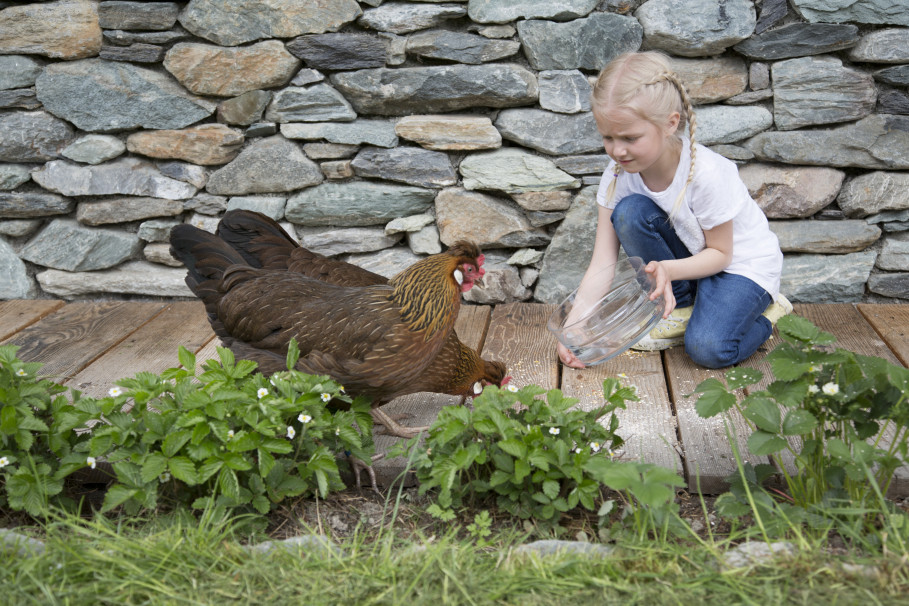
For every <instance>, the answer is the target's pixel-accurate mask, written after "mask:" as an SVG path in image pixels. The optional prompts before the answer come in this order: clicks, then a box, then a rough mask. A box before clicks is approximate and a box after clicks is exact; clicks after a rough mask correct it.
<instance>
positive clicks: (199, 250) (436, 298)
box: [170, 225, 483, 437]
mask: <svg viewBox="0 0 909 606" xmlns="http://www.w3.org/2000/svg"><path fill="white" fill-rule="evenodd" d="M284 235H285V237H286V234H284ZM170 240H171V254H173V255H174V256H175V257H176V258H178V259H180V260H181V261H183V263H184V264H185V265H186V267H187V270H188V272H187V277H186V283H187V285H188V286H189V287H190V289H192V291H193V292H194V293H195V294H196V295H197V296H198V297H199V298H200V299H201V300H202V301H203V303H204V304H205V308H206V311H207V313H208V317H209V321H210V323H211V325H212V328H213V329H214V331H215V333H216V334H217V335H218V336H219V337H220V338H221V340H222V341H224V343H225V345H227V347H229V348H230V349H231V350H233V351H234V353H235V354H236V355H237V356H239V357H243V358H248V359H253V360H256V361H259V362H260V363H262V362H265V363H266V364H267V363H268V362H269V361H271V363H272V364H274V361H275V360H282V361H283V359H284V357H285V355H286V352H287V346H288V344H289V342H290V339H291V338H294V339H296V341H297V343H298V345H299V348H300V352H301V356H300V359H299V361H298V363H297V366H296V368H297V369H298V370H301V371H304V372H307V373H310V374H317V375H329V376H331V377H332V378H333V379H335V380H336V381H338V382H340V383H341V384H342V385H344V386H345V388H346V389H347V391H348V392H350V393H352V394H355V395H365V396H367V397H369V398H370V399H372V400H373V405H374V406H379V405H381V404H384V403H386V402H388V401H390V400H392V399H394V398H396V397H398V396H401V395H404V394H407V393H413V392H414V391H420V390H422V388H421V387H420V386H418V384H419V383H421V377H422V376H423V373H424V371H425V370H426V368H427V367H428V366H429V364H430V363H431V362H432V361H433V360H434V359H435V358H436V355H437V354H438V353H439V351H440V350H441V349H442V347H443V346H444V345H445V344H446V343H447V342H448V339H449V335H450V334H451V333H452V328H453V326H454V321H455V319H456V317H457V313H458V309H459V307H460V299H461V293H462V292H465V291H466V290H468V289H470V288H471V287H472V286H473V283H474V282H475V281H476V280H477V279H479V278H480V277H482V275H483V270H482V267H481V266H482V263H483V257H482V255H481V254H480V251H479V248H478V247H476V246H475V245H473V244H470V243H466V242H459V243H457V244H455V245H454V246H453V247H451V248H450V249H449V250H448V251H446V252H444V253H441V254H438V255H432V256H430V257H426V258H424V259H422V260H420V261H418V262H417V263H415V264H414V265H412V266H410V267H409V268H407V269H405V270H404V271H402V272H401V273H399V274H398V275H396V276H395V277H394V278H392V279H391V280H389V281H388V282H387V284H371V285H367V286H356V287H354V286H343V285H339V284H331V283H328V282H325V281H322V280H318V279H315V278H312V277H309V276H307V275H305V273H303V272H296V271H289V270H288V269H287V268H282V269H271V268H266V267H257V266H256V265H263V263H261V262H256V260H255V258H254V257H252V256H251V255H250V254H249V253H247V254H244V253H242V252H240V251H239V250H237V249H235V248H233V247H232V246H230V245H229V244H228V243H227V242H226V241H225V240H223V239H221V238H219V237H218V236H216V235H213V234H210V233H208V232H205V231H203V230H200V229H198V228H195V227H193V226H190V225H180V226H177V227H175V228H174V229H173V230H172V231H171V238H170ZM301 250H305V249H301ZM307 252H308V251H307ZM282 254H283V253H282ZM295 254H296V255H297V256H299V255H300V253H295ZM263 258H268V255H266V254H264V253H263ZM288 258H289V256H288ZM251 261H252V263H251ZM272 263H274V262H273V261H272ZM290 266H291V265H290V264H289V265H288V267H290ZM279 368H283V366H280V367H279ZM276 369H277V368H273V370H276ZM415 386H417V387H416V388H415ZM381 416H382V417H386V418H385V419H381V422H382V423H383V424H385V425H386V428H388V429H389V430H390V431H391V433H395V434H396V435H401V436H405V437H409V436H411V435H413V434H414V430H411V431H407V430H406V429H404V428H401V427H400V426H398V425H397V424H396V423H394V422H392V421H390V419H387V416H385V415H381Z"/></svg>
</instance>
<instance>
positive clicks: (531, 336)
mask: <svg viewBox="0 0 909 606" xmlns="http://www.w3.org/2000/svg"><path fill="white" fill-rule="evenodd" d="M555 308H556V306H555V305H553V304H545V303H508V304H505V305H497V306H496V308H495V309H494V310H493V312H492V317H491V318H490V320H489V332H488V333H487V336H486V343H485V344H484V345H483V354H482V355H483V357H484V358H486V359H492V360H501V361H502V362H504V363H505V364H506V365H507V366H508V373H509V374H510V375H511V383H512V384H513V385H516V386H517V387H524V386H525V385H530V384H534V385H539V386H541V387H543V388H545V389H552V388H553V387H558V386H559V383H558V381H559V368H558V364H559V357H558V354H557V353H556V339H555V337H554V336H553V335H552V333H550V332H549V331H548V330H546V322H547V320H549V316H550V315H552V312H553V310H555Z"/></svg>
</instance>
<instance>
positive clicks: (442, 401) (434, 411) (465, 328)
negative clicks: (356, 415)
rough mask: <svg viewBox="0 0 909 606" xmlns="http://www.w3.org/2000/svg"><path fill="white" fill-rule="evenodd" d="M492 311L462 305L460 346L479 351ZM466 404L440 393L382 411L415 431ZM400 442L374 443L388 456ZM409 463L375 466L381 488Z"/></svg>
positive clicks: (381, 439)
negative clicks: (450, 408) (445, 411)
mask: <svg viewBox="0 0 909 606" xmlns="http://www.w3.org/2000/svg"><path fill="white" fill-rule="evenodd" d="M489 315H490V307H489V306H486V305H462V306H461V311H460V312H459V313H458V319H457V320H456V321H455V332H456V333H457V334H458V338H459V339H461V342H462V343H464V344H465V345H467V346H469V347H473V348H474V349H477V350H479V348H480V347H481V346H482V345H483V339H484V337H485V336H486V329H487V326H488V324H489ZM463 402H464V397H460V396H451V395H447V394H441V393H430V392H420V393H414V394H409V395H406V396H402V397H400V398H395V399H394V400H392V401H391V402H389V403H388V404H386V405H385V406H383V407H382V412H385V413H387V414H389V415H391V417H392V418H393V419H396V420H398V422H399V423H401V424H402V425H406V426H413V427H428V426H429V425H432V424H433V422H435V420H436V417H438V416H439V412H440V411H441V410H442V408H443V407H445V406H458V405H460V404H462V403H463ZM400 440H401V438H397V437H395V436H389V435H382V434H375V435H374V441H375V445H376V452H377V453H386V452H388V449H389V448H391V447H392V445H394V444H396V443H397V442H399V441H400ZM406 465H407V461H406V460H405V459H404V457H396V458H393V459H385V458H383V459H380V460H378V461H376V462H375V463H374V464H373V471H375V474H376V482H377V483H378V484H379V486H390V485H391V484H392V483H393V482H394V481H395V480H396V479H398V478H399V477H400V476H401V474H402V473H404V471H405V467H406ZM403 483H404V485H405V486H412V485H413V484H415V483H416V479H415V477H414V476H413V475H409V476H408V477H406V478H403Z"/></svg>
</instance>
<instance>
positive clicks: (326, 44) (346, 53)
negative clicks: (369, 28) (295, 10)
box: [286, 32, 387, 70]
mask: <svg viewBox="0 0 909 606" xmlns="http://www.w3.org/2000/svg"><path fill="white" fill-rule="evenodd" d="M286 47H287V50H289V51H290V52H291V54H293V55H294V56H295V57H298V58H299V59H302V60H303V61H304V62H305V63H306V66H307V67H309V68H312V69H330V70H338V69H366V68H370V67H385V59H386V53H387V51H386V44H385V41H384V40H382V39H381V38H379V37H378V36H374V35H369V34H356V33H352V32H348V33H343V34H308V35H305V36H300V37H299V38H294V39H293V40H291V41H290V42H288V43H287V44H286Z"/></svg>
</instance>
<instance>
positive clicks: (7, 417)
mask: <svg viewBox="0 0 909 606" xmlns="http://www.w3.org/2000/svg"><path fill="white" fill-rule="evenodd" d="M16 416H17V415H16V408H15V407H14V406H13V405H12V404H7V405H6V406H4V407H3V408H0V433H3V434H6V435H8V436H9V435H12V434H14V433H15V432H16Z"/></svg>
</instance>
